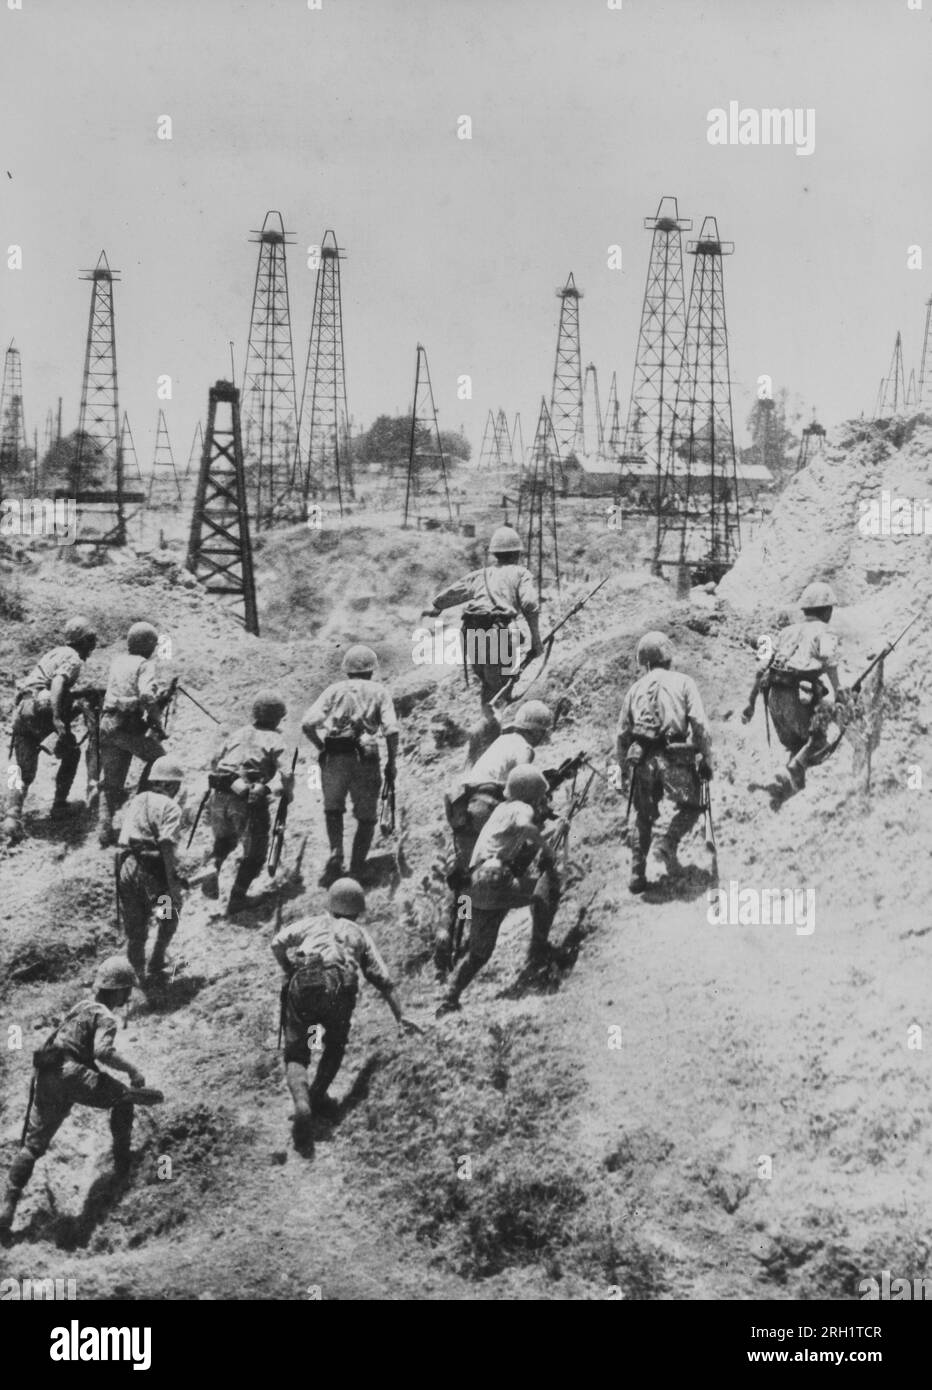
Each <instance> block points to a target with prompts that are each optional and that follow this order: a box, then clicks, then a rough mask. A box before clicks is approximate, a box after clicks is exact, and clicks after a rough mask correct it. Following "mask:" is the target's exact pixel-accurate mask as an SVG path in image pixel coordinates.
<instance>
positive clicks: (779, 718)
mask: <svg viewBox="0 0 932 1390" xmlns="http://www.w3.org/2000/svg"><path fill="white" fill-rule="evenodd" d="M799 606H800V608H801V609H802V610H803V621H802V622H801V623H790V625H789V626H788V627H785V628H783V630H782V631H781V632H780V633H779V635H778V637H777V641H776V645H775V646H774V650H773V655H772V657H771V658H770V661H769V663H768V665H767V666H766V667H765V668H764V669H763V670H762V671H760V672H759V673H758V676H757V678H756V680H755V682H754V687H753V689H752V690H751V694H750V696H749V698H748V703H747V705H746V706H745V708H744V709H743V710H742V712H741V719H742V722H743V723H745V724H747V723H748V722H749V721H750V719H751V717H752V715H753V713H754V705H755V703H756V701H757V695H758V692H759V691H763V694H764V706H765V709H766V710H767V713H768V714H769V716H770V718H771V719H772V720H773V727H774V729H775V730H776V733H777V738H778V739H779V740H780V742H781V743H782V744H783V747H784V748H785V749H787V751H788V752H789V754H790V758H789V761H788V763H787V765H786V769H785V770H783V769H781V770H780V772H779V773H778V774H777V785H776V787H775V788H774V789H773V792H774V794H773V805H774V807H775V808H776V807H777V806H780V805H782V803H783V802H784V801H786V800H788V798H789V797H791V796H794V795H795V793H796V792H798V791H802V789H803V787H804V786H805V785H806V768H807V767H816V766H817V765H818V764H819V763H821V762H824V761H825V759H826V758H827V757H828V756H829V754H830V753H831V752H832V750H833V748H834V747H835V743H836V742H837V738H836V739H833V740H832V741H831V742H830V741H829V732H830V730H831V729H832V725H833V720H834V718H835V714H836V706H837V705H838V704H839V703H842V704H843V703H844V700H845V694H844V691H843V690H842V689H841V687H840V685H839V680H838V638H837V637H836V636H835V634H834V633H833V632H830V631H829V627H828V625H829V623H830V622H831V620H832V611H833V609H834V606H835V595H834V593H833V592H832V590H831V588H830V587H829V585H828V584H824V583H822V582H821V581H818V582H816V583H814V584H808V585H807V586H806V588H805V589H804V590H803V593H802V596H801V598H800V600H799ZM836 732H837V730H836Z"/></svg>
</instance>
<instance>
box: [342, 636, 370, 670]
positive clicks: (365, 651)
mask: <svg viewBox="0 0 932 1390" xmlns="http://www.w3.org/2000/svg"><path fill="white" fill-rule="evenodd" d="M378 664H379V658H378V657H377V656H376V654H375V652H374V651H373V650H372V648H371V647H364V646H362V644H361V643H357V645H356V646H354V647H350V649H349V651H348V652H347V653H346V655H345V656H344V658H343V670H344V671H345V672H346V674H347V675H348V676H364V675H365V674H366V673H367V672H368V673H369V674H370V675H371V674H372V672H373V671H375V670H376V669H377V668H378Z"/></svg>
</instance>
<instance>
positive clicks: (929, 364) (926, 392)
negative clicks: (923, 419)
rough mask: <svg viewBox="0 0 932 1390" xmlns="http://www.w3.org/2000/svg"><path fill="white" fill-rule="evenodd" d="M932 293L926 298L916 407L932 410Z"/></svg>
mask: <svg viewBox="0 0 932 1390" xmlns="http://www.w3.org/2000/svg"><path fill="white" fill-rule="evenodd" d="M930 344H932V295H930V296H929V298H928V299H927V300H926V327H925V332H924V333H923V335H922V357H921V358H920V359H919V385H918V387H917V396H916V408H917V409H918V410H925V409H926V408H927V407H928V408H929V409H930V410H932V352H930V350H929V349H930Z"/></svg>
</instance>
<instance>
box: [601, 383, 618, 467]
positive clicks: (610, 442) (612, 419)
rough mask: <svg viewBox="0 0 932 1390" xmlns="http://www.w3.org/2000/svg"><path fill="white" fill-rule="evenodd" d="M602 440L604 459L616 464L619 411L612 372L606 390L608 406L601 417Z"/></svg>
mask: <svg viewBox="0 0 932 1390" xmlns="http://www.w3.org/2000/svg"><path fill="white" fill-rule="evenodd" d="M602 440H603V452H604V456H605V458H607V459H609V460H611V462H613V463H617V462H618V458H619V455H620V454H621V411H620V409H619V406H618V374H617V372H612V381H611V385H610V386H609V388H608V404H607V405H606V407H605V414H604V416H603V417H602Z"/></svg>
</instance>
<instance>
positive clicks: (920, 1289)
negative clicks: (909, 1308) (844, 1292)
mask: <svg viewBox="0 0 932 1390" xmlns="http://www.w3.org/2000/svg"><path fill="white" fill-rule="evenodd" d="M858 1292H859V1293H860V1295H861V1298H862V1300H863V1299H865V1298H866V1299H868V1300H874V1301H876V1300H878V1299H889V1300H890V1302H891V1303H901V1302H903V1301H904V1300H906V1299H909V1300H914V1299H915V1300H918V1301H919V1302H926V1301H927V1300H928V1299H932V1279H920V1278H919V1277H918V1276H917V1277H916V1278H915V1279H913V1280H909V1279H891V1278H890V1271H889V1269H882V1270H881V1271H880V1283H879V1284H878V1282H877V1280H876V1279H862V1280H861V1281H860V1283H859V1284H858Z"/></svg>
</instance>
